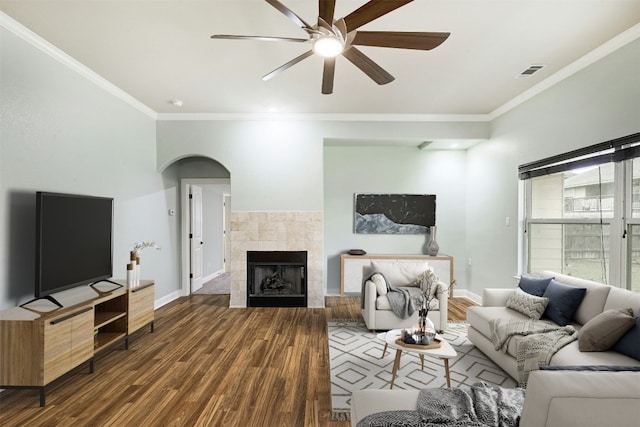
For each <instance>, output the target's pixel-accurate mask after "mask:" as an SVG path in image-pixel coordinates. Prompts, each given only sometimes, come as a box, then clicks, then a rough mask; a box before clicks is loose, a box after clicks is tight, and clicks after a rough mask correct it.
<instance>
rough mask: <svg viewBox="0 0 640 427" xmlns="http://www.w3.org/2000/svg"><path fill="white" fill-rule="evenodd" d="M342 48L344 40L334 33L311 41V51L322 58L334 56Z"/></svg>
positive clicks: (340, 51)
mask: <svg viewBox="0 0 640 427" xmlns="http://www.w3.org/2000/svg"><path fill="white" fill-rule="evenodd" d="M343 50H344V42H343V41H342V40H340V39H339V38H338V37H336V36H334V35H329V34H327V35H323V36H320V37H319V38H317V39H316V40H314V42H313V52H314V53H315V54H317V55H320V56H322V57H324V58H333V57H336V56H338V55H340V54H341V53H342V51H343Z"/></svg>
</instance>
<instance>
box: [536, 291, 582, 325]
mask: <svg viewBox="0 0 640 427" xmlns="http://www.w3.org/2000/svg"><path fill="white" fill-rule="evenodd" d="M586 293H587V290H586V289H585V288H576V287H574V286H570V285H565V284H564V283H560V282H556V281H555V280H553V279H551V281H550V282H549V286H547V289H546V290H545V291H544V294H543V295H542V296H543V297H545V298H549V304H547V308H546V310H545V311H544V314H543V316H546V317H547V318H549V319H550V320H552V321H554V322H555V323H557V324H558V325H560V326H566V325H568V324H569V322H570V321H571V319H572V318H573V314H574V313H575V312H576V310H577V309H578V306H580V303H581V302H582V299H583V298H584V295H585V294H586Z"/></svg>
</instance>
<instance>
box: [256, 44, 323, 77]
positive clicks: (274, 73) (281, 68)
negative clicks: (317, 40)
mask: <svg viewBox="0 0 640 427" xmlns="http://www.w3.org/2000/svg"><path fill="white" fill-rule="evenodd" d="M311 55H313V51H312V50H309V51H307V52H305V53H303V54H302V55H300V56H297V57H295V58H293V59H292V60H291V61H289V62H287V63H286V64H283V65H281V66H279V67H278V68H276V69H275V70H273V71H272V72H270V73H269V74H265V75H264V76H263V77H262V80H264V81H267V80H269V79H272V78H274V77H275V76H277V75H278V74H280V73H281V72H283V71H284V70H287V69H289V68H291V67H292V66H294V65H296V64H297V63H298V62H300V61H302V60H303V59H306V58H308V57H310V56H311Z"/></svg>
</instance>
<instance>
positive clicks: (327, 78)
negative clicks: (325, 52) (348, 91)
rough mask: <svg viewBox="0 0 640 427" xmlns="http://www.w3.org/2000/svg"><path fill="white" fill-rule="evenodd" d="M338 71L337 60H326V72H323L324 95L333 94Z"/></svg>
mask: <svg viewBox="0 0 640 427" xmlns="http://www.w3.org/2000/svg"><path fill="white" fill-rule="evenodd" d="M335 71H336V58H335V57H333V58H325V59H324V70H323V72H322V93H323V94H325V95H329V94H331V93H333V77H334V75H335Z"/></svg>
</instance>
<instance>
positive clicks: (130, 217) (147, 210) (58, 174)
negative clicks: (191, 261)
mask: <svg viewBox="0 0 640 427" xmlns="http://www.w3.org/2000/svg"><path fill="white" fill-rule="evenodd" d="M0 37H1V41H2V50H1V55H2V58H1V67H2V68H1V70H0V71H1V74H0V75H1V79H2V81H1V87H2V97H1V98H0V108H1V110H0V112H1V114H0V116H1V119H0V120H1V121H0V133H1V135H2V138H1V140H0V177H1V178H0V199H1V202H0V227H1V228H0V242H1V243H0V308H6V307H11V306H14V305H16V304H19V303H22V302H25V301H26V300H28V299H30V298H32V297H33V295H34V258H35V247H34V245H35V192H36V191H37V190H43V191H53V192H65V193H77V194H89V195H99V196H109V197H113V198H114V199H115V202H114V234H115V235H114V277H116V278H118V277H119V278H124V277H125V274H126V264H127V262H128V260H129V251H130V250H131V249H132V248H133V245H134V243H135V242H139V241H143V240H155V241H156V242H158V243H159V244H160V245H162V247H163V248H162V250H161V251H160V252H156V251H154V250H152V249H146V250H145V251H143V252H142V264H141V272H142V276H143V277H144V278H154V279H156V283H157V290H156V292H157V296H163V295H168V294H170V293H171V292H173V291H175V290H177V284H178V270H177V268H176V265H177V264H176V262H175V260H177V259H178V253H177V251H176V250H175V248H176V247H177V240H175V237H176V234H175V230H176V226H177V224H176V218H177V217H175V216H174V217H170V216H168V214H167V211H168V209H169V208H175V206H173V205H172V204H171V203H170V201H172V200H174V199H175V194H176V188H175V187H174V186H166V187H165V185H164V183H163V179H162V177H161V175H160V174H158V173H157V171H156V141H155V139H156V131H155V120H154V119H153V118H152V117H151V116H149V115H148V114H145V113H143V112H141V111H140V110H138V109H136V108H133V107H132V106H131V105H130V104H128V103H126V102H124V101H122V100H121V99H120V98H118V97H116V96H114V95H112V94H110V93H108V92H107V91H105V90H104V89H102V88H100V87H98V86H97V85H96V84H95V83H93V82H91V81H89V80H88V79H86V78H85V77H83V76H81V75H79V74H77V73H76V72H74V71H72V70H70V69H69V68H68V67H67V66H65V65H63V64H62V63H60V62H58V61H57V60H55V59H53V58H52V57H50V56H48V55H46V54H44V53H42V52H41V51H40V50H38V49H36V48H34V47H33V46H32V45H30V44H29V43H27V42H26V41H24V40H23V39H21V38H18V37H16V36H15V35H13V34H12V33H9V32H7V31H6V30H5V29H2V28H0Z"/></svg>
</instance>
